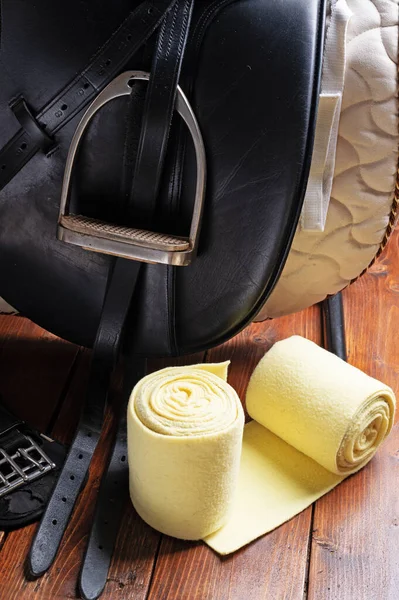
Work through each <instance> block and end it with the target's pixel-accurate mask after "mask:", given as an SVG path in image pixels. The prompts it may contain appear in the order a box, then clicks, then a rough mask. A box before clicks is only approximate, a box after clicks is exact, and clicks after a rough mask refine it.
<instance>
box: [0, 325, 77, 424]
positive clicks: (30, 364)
mask: <svg viewBox="0 0 399 600" xmlns="http://www.w3.org/2000/svg"><path fill="white" fill-rule="evenodd" d="M76 354H77V347H76V346H74V345H73V344H69V343H68V342H65V341H64V340H60V339H59V338H57V337H55V336H54V335H52V334H51V333H48V332H47V331H45V330H44V329H41V328H40V327H38V326H37V325H34V324H33V323H32V322H31V321H28V319H24V318H22V317H12V316H6V315H0V396H1V398H2V402H3V403H4V405H5V406H7V407H9V408H10V410H11V411H12V412H13V413H14V414H16V415H18V416H19V417H21V418H22V419H25V420H26V421H27V422H28V423H30V424H31V425H33V426H35V427H37V428H38V429H40V430H41V431H45V430H46V428H47V426H48V424H49V422H50V419H51V417H52V415H53V411H54V409H56V407H57V403H58V401H59V399H60V397H61V396H62V394H63V391H64V388H65V385H66V383H67V381H68V377H69V373H70V370H71V367H72V365H73V362H74V360H75V358H76Z"/></svg>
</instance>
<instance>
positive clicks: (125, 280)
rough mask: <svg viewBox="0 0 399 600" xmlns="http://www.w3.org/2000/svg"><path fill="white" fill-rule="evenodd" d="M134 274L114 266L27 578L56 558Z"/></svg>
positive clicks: (86, 462)
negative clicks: (83, 392)
mask: <svg viewBox="0 0 399 600" xmlns="http://www.w3.org/2000/svg"><path fill="white" fill-rule="evenodd" d="M139 270H140V264H139V263H134V262H131V261H128V260H124V259H118V260H116V261H115V267H114V269H113V272H112V274H111V277H110V284H109V288H108V291H107V294H106V297H105V302H104V307H103V311H102V318H101V323H100V327H99V330H98V333H97V339H96V342H95V345H94V350H93V358H92V364H91V372H90V380H89V386H88V395H87V400H86V404H85V406H84V409H83V414H82V416H81V419H80V422H79V426H78V429H77V432H76V434H75V438H74V440H73V442H72V445H71V448H70V451H69V454H68V457H67V460H66V462H65V465H64V467H63V469H62V471H61V474H60V477H59V479H58V482H57V484H56V486H55V488H54V490H53V493H52V495H51V498H50V501H49V504H48V506H47V509H46V511H45V513H44V515H43V519H42V521H41V523H40V526H39V528H38V530H37V532H36V536H35V538H34V540H33V544H32V547H31V550H30V554H29V560H28V566H29V569H30V571H31V574H32V575H33V576H39V575H41V574H43V573H44V572H45V571H46V570H47V569H48V568H49V567H50V566H51V564H52V562H53V560H54V558H55V556H56V553H57V550H58V547H59V545H60V542H61V539H62V536H63V534H64V531H65V528H66V526H67V524H68V521H69V518H70V515H71V513H72V510H73V507H74V505H75V502H76V499H77V496H78V494H79V490H80V488H81V485H82V482H83V481H84V478H85V476H86V474H87V471H88V468H89V466H90V462H91V459H92V457H93V453H94V451H95V449H96V446H97V443H98V440H99V437H100V433H101V429H102V425H103V419H104V409H105V406H106V402H107V396H108V389H109V384H110V377H111V374H112V371H113V368H114V364H115V361H116V358H117V353H118V349H119V346H120V343H121V336H122V331H123V325H124V322H125V319H126V316H127V313H128V310H129V306H130V302H131V299H132V296H133V292H134V290H135V287H136V283H137V277H138V274H139Z"/></svg>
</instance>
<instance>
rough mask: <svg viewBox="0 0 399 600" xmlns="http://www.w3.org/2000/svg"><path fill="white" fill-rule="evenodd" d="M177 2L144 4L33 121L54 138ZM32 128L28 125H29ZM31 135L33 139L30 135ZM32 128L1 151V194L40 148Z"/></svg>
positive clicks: (149, 1)
mask: <svg viewBox="0 0 399 600" xmlns="http://www.w3.org/2000/svg"><path fill="white" fill-rule="evenodd" d="M175 1H176V0H144V2H143V3H142V4H140V5H139V6H138V7H137V8H136V10H134V11H133V12H132V13H131V14H130V15H129V16H128V17H127V18H126V19H125V21H124V22H123V23H122V24H121V25H120V27H118V29H117V30H116V31H115V32H114V34H113V35H112V36H111V37H110V38H109V40H108V41H107V42H106V43H105V44H104V45H103V46H102V48H100V50H99V51H98V52H97V53H96V54H95V56H94V57H93V58H92V60H91V61H90V63H89V65H87V66H86V67H85V69H83V71H82V72H81V73H79V74H78V75H77V76H76V77H74V79H73V80H72V81H70V82H69V83H68V84H67V85H66V86H65V87H64V88H63V89H62V90H61V92H60V93H59V94H58V95H57V96H56V97H55V98H53V100H52V101H51V102H49V104H47V105H46V106H45V107H44V108H43V109H42V110H41V111H40V113H39V114H38V115H36V117H33V115H32V118H33V120H34V122H35V123H37V126H38V128H40V129H41V130H45V131H46V133H47V135H48V136H53V135H54V134H55V133H56V132H57V131H59V130H60V129H61V127H63V126H64V125H65V124H66V123H68V122H69V121H70V120H71V119H72V118H73V117H74V116H75V115H76V114H77V113H78V112H79V111H81V110H82V109H83V108H84V107H85V106H86V105H87V104H88V103H89V102H90V101H91V100H92V99H93V98H94V97H95V96H96V94H97V93H98V92H99V91H100V90H102V89H103V88H104V87H105V86H106V85H107V84H108V83H109V82H110V81H111V80H112V79H113V78H114V76H115V75H116V74H117V73H118V72H119V71H120V69H121V68H122V67H123V65H124V64H126V62H127V61H128V60H129V59H130V58H131V57H132V56H133V55H134V54H135V53H136V52H137V50H138V49H139V48H141V47H142V46H143V44H144V43H145V42H146V41H147V40H148V39H149V37H150V36H151V34H152V33H153V32H154V31H155V29H156V28H157V27H158V26H159V24H160V23H161V21H162V19H163V17H164V16H165V14H166V12H167V11H168V10H169V9H170V8H171V7H172V6H173V4H174V3H175ZM30 125H31V124H30ZM32 133H34V135H32ZM36 134H37V132H36V131H35V132H33V130H32V127H31V126H28V128H27V129H26V128H23V129H21V130H20V131H18V133H16V134H15V136H14V137H13V138H12V139H11V140H10V141H9V142H8V143H7V144H6V145H5V146H4V147H3V149H2V150H1V151H0V190H2V189H3V188H4V186H6V185H7V183H8V182H9V181H11V179H12V178H13V177H14V176H15V175H16V174H17V173H18V172H19V171H20V170H21V169H22V167H23V166H24V165H25V164H26V163H27V162H28V161H29V160H30V159H31V158H32V156H34V155H35V154H36V152H38V150H40V148H42V143H41V138H40V137H38V136H37V135H36Z"/></svg>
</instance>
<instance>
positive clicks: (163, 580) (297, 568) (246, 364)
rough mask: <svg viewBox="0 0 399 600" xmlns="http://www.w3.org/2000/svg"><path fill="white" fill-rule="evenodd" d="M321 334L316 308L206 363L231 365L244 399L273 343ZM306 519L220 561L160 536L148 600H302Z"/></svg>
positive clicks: (265, 326) (238, 340)
mask: <svg viewBox="0 0 399 600" xmlns="http://www.w3.org/2000/svg"><path fill="white" fill-rule="evenodd" d="M320 329H321V328H320V314H319V310H318V308H312V309H309V310H307V311H304V312H303V313H300V314H297V315H294V316H290V317H285V318H282V319H278V320H277V321H268V322H265V323H258V324H253V325H252V326H251V327H250V328H248V329H246V330H245V331H243V332H242V333H241V334H240V335H238V336H237V337H235V338H234V339H233V340H231V341H229V342H227V343H226V344H224V345H223V346H221V347H219V348H216V349H214V350H212V351H210V352H209V353H208V356H207V360H208V361H209V362H217V361H222V360H226V359H230V360H231V367H230V375H229V382H230V383H231V384H232V385H233V386H234V387H235V389H236V390H237V392H238V393H239V395H240V397H241V398H242V399H244V397H245V390H246V387H247V384H248V380H249V377H250V375H251V373H252V371H253V369H254V368H255V366H256V364H257V363H258V361H259V360H260V358H261V357H262V356H263V355H264V353H265V352H266V351H267V350H268V349H269V348H270V347H271V345H272V344H273V343H274V342H275V341H277V340H278V339H282V338H285V337H288V336H290V335H293V334H301V335H304V336H305V337H308V338H310V339H313V340H314V341H316V342H320ZM311 514H312V510H311V508H309V509H308V510H306V511H304V512H303V513H302V514H301V515H299V516H298V517H296V518H294V519H292V520H291V521H289V522H288V523H285V524H284V525H283V526H281V527H279V528H278V529H276V530H275V531H273V532H272V533H270V534H269V535H266V536H264V537H262V538H260V539H259V540H257V541H255V542H253V543H252V544H250V545H249V546H247V547H246V548H243V549H242V550H241V551H239V552H236V553H235V554H233V555H231V556H229V557H225V558H221V557H219V556H218V555H217V554H215V553H214V552H213V551H212V550H210V549H209V548H208V547H207V546H206V545H205V544H202V543H200V542H199V543H189V542H182V541H178V540H175V539H173V538H170V537H167V536H163V537H162V542H161V547H160V552H159V556H158V560H157V564H156V567H155V570H154V575H153V580H152V585H151V589H150V593H149V596H148V598H149V600H185V599H188V598H189V599H190V600H243V599H244V598H245V600H271V599H273V600H274V599H276V600H277V599H278V600H285V599H286V600H302V598H303V590H304V585H305V578H306V569H307V554H308V541H309V531H310V524H311ZM126 598H128V596H127V597H126Z"/></svg>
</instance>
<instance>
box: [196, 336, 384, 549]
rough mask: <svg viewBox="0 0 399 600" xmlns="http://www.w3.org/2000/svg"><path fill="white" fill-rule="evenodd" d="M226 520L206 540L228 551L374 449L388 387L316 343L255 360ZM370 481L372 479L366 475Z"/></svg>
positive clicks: (295, 340)
mask: <svg viewBox="0 0 399 600" xmlns="http://www.w3.org/2000/svg"><path fill="white" fill-rule="evenodd" d="M246 406H247V410H248V413H249V414H250V416H251V417H252V418H253V419H254V420H253V421H252V422H250V423H248V424H247V425H246V426H245V431H244V439H243V449H242V459H241V467H240V475H239V481H238V486H237V492H236V495H235V498H234V503H233V509H232V513H231V517H230V519H229V521H228V522H227V523H226V525H225V526H224V527H222V528H221V529H220V530H219V531H217V532H215V533H214V534H212V535H211V536H209V537H208V538H207V539H206V540H205V541H206V542H207V543H208V544H209V545H210V546H211V547H212V548H214V550H216V551H217V552H219V553H220V554H228V553H230V552H233V551H234V550H236V549H238V548H240V547H241V546H244V545H245V544H247V543H248V542H250V541H252V540H254V539H255V538H257V537H259V536H260V535H262V534H264V533H267V532H268V531H271V530H272V529H274V528H275V527H277V526H278V525H281V523H284V522H285V521H287V520H288V519H290V518H291V517H293V516H294V515H296V514H298V513H299V512H301V511H302V510H304V509H305V508H306V507H307V506H309V505H310V504H311V503H312V502H314V501H315V500H317V499H318V498H320V497H321V496H322V495H323V494H325V493H326V492H328V491H329V490H331V489H332V488H333V487H335V486H336V485H337V484H338V483H340V482H341V481H342V480H343V479H344V478H345V477H346V476H348V475H351V474H352V473H355V472H356V471H358V470H359V469H360V468H362V467H363V466H364V465H365V464H367V463H368V462H369V460H370V459H371V458H372V457H373V456H374V454H375V452H376V450H377V448H378V446H379V445H380V443H381V442H382V441H383V440H384V438H385V437H386V436H387V434H388V433H389V431H390V430H391V428H392V424H393V419H394V412H395V396H394V393H393V391H392V390H391V388H389V387H388V386H386V385H384V384H383V383H381V382H380V381H377V380H376V379H373V378H372V377H369V376H368V375H366V374H365V373H363V372H362V371H359V370H358V369H356V368H355V367H353V366H351V365H349V364H347V363H345V362H344V361H342V360H341V359H339V358H337V357H336V356H335V355H333V354H331V353H330V352H327V351H326V350H323V349H322V348H320V347H319V346H317V345H316V344H314V343H313V342H311V341H309V340H306V339H304V338H302V337H299V336H293V337H291V338H288V339H286V340H283V341H281V342H277V343H276V344H275V345H274V346H273V347H272V348H271V350H270V351H269V352H267V354H266V355H265V356H264V358H263V359H262V360H261V361H260V363H259V364H258V366H257V367H256V369H255V371H254V373H253V375H252V377H251V380H250V382H249V386H248V390H247V396H246ZM370 485H372V482H370Z"/></svg>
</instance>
